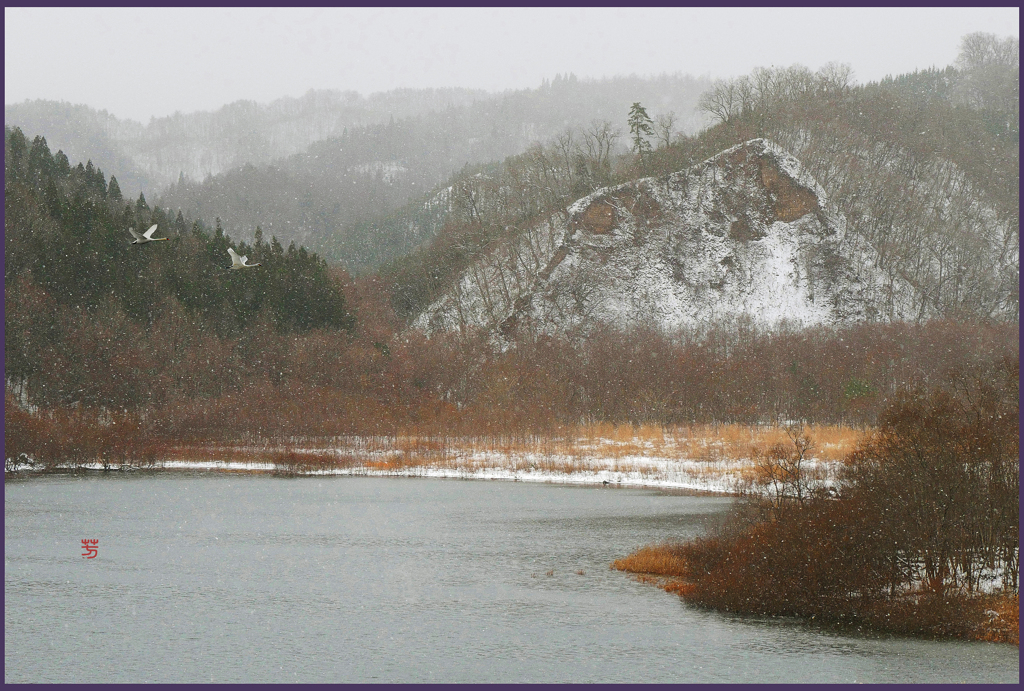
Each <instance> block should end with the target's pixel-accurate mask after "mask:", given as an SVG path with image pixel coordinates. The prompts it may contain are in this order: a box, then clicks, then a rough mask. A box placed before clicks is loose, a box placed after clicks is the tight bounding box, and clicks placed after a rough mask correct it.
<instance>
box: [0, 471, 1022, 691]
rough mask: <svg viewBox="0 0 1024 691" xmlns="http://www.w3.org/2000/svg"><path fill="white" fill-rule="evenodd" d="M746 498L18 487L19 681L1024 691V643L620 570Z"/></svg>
mask: <svg viewBox="0 0 1024 691" xmlns="http://www.w3.org/2000/svg"><path fill="white" fill-rule="evenodd" d="M732 501H733V500H731V499H729V498H724V497H714V496H695V495H681V494H669V493H663V492H658V491H653V490H636V489H616V488H594V487H577V486H562V485H542V484H527V483H515V482H480V481H476V482H474V481H460V480H427V479H407V478H358V477H335V478H293V479H285V478H274V477H268V476H246V475H225V474H199V473H196V474H185V473H162V474H161V473H135V474H128V475H114V476H110V475H107V476H102V477H100V476H96V475H91V476H77V477H74V476H50V477H43V478H30V479H24V480H22V479H17V480H13V481H12V480H8V481H7V482H6V483H5V486H4V681H5V682H29V681H35V682H111V681H118V682H144V681H147V682H209V681H214V682H288V681H300V682H314V681H319V682H485V681H491V682H1017V681H1018V680H1019V657H1018V649H1017V648H1016V647H1013V646H1008V645H1000V644H990V643H958V642H934V641H921V640H915V639H908V638H898V637H891V636H871V635H864V636H861V635H857V634H850V633H841V632H836V631H830V630H828V629H822V628H820V627H815V626H811V625H807V624H803V623H801V622H798V621H793V620H780V619H759V618H751V617H739V616H728V615H723V614H719V613H716V612H709V611H703V610H699V609H696V608H693V607H690V606H688V605H686V604H684V603H683V602H682V601H681V600H680V599H679V598H678V597H676V596H675V595H671V594H668V593H666V592H664V591H662V590H660V589H658V588H655V587H652V586H649V585H643V584H640V583H637V582H636V581H634V580H633V579H632V578H631V577H630V576H629V575H627V574H624V573H621V572H619V571H613V570H611V569H609V564H610V562H611V561H612V560H614V559H616V558H618V557H621V556H624V555H626V554H628V553H629V552H630V551H632V550H633V549H635V548H636V547H639V546H641V545H644V544H647V543H651V542H656V541H660V540H663V539H668V538H687V537H690V536H693V535H696V534H697V533H698V532H699V531H700V530H701V529H702V527H703V526H704V525H706V524H707V523H708V522H714V521H715V520H717V518H718V517H720V516H721V515H722V513H723V512H724V511H726V510H727V509H728V507H729V505H730V503H731V502H732ZM85 538H91V539H98V540H99V543H98V545H97V549H98V556H97V557H96V558H95V559H85V558H83V557H82V543H81V541H82V540H83V539H85Z"/></svg>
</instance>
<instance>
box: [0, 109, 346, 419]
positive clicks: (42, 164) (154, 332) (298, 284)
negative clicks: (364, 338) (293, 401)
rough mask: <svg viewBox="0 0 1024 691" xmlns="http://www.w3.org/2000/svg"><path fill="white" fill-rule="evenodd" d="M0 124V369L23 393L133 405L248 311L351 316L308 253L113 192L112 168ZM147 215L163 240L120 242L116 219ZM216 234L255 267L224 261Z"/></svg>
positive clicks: (252, 317)
mask: <svg viewBox="0 0 1024 691" xmlns="http://www.w3.org/2000/svg"><path fill="white" fill-rule="evenodd" d="M5 135H6V142H5V143H6V146H5V149H4V153H5V157H4V158H5V160H4V163H5V171H6V177H5V190H4V191H5V195H4V197H5V199H4V204H5V220H4V231H5V238H4V259H5V261H4V305H5V350H4V365H5V375H6V377H7V379H8V381H14V382H23V381H28V382H30V384H29V386H30V387H31V390H32V391H33V400H34V402H35V403H37V404H43V405H47V404H58V403H72V402H81V403H83V404H100V405H108V406H109V405H114V406H120V407H123V406H129V407H131V406H136V405H141V404H143V403H145V402H148V401H149V399H151V398H152V396H153V395H155V394H154V392H156V391H159V390H160V389H161V388H162V387H163V386H164V385H166V384H167V383H168V382H167V381H166V379H165V377H166V376H167V370H168V369H173V368H175V367H180V368H183V369H184V370H187V369H189V367H190V366H191V365H194V364H195V362H194V359H195V358H203V357H205V358H206V359H207V361H209V359H210V358H211V356H214V355H219V354H220V350H221V348H220V347H219V346H218V347H213V348H212V349H211V348H210V347H206V348H203V347H201V346H203V345H206V346H210V345H211V344H213V345H217V344H220V343H222V342H224V339H239V338H242V339H244V338H245V337H246V335H247V334H250V333H251V332H252V329H253V328H255V327H258V326H259V325H260V324H263V325H265V326H267V327H269V330H270V331H272V332H273V333H278V334H287V333H296V332H297V333H303V332H307V331H310V330H312V329H344V328H349V327H350V326H351V317H350V316H349V314H348V313H347V311H346V308H345V301H344V295H343V293H342V290H341V288H340V286H339V285H338V284H337V282H336V280H334V279H332V277H331V276H330V275H329V271H328V268H327V265H326V263H325V262H324V261H323V260H322V259H320V258H319V257H317V256H316V255H313V254H310V253H308V252H307V251H306V250H305V249H303V248H300V249H296V248H295V246H294V245H291V246H290V247H289V248H288V249H287V250H285V249H284V248H283V247H281V245H280V244H279V243H278V242H277V241H276V239H272V240H271V241H270V242H269V243H268V242H265V241H264V240H263V239H262V237H261V234H260V233H259V232H257V240H256V242H255V244H254V245H251V246H247V245H245V244H244V243H242V244H238V245H235V244H234V243H232V242H231V240H230V238H228V237H227V236H226V235H225V234H224V232H223V231H222V230H221V228H220V227H219V224H218V226H217V228H216V229H215V230H214V232H213V233H210V232H208V231H207V230H206V229H205V227H204V226H203V224H202V223H201V222H198V221H196V222H193V223H191V224H190V223H189V222H188V221H186V219H185V218H184V216H183V215H182V214H181V213H180V212H179V213H178V214H177V215H172V214H171V213H169V212H166V211H164V210H162V209H160V208H154V209H150V208H149V205H148V204H147V203H146V200H145V197H144V196H143V195H140V196H139V198H138V200H136V201H135V202H134V203H129V202H126V200H124V199H122V198H121V193H120V189H119V185H118V183H117V181H116V179H114V178H113V177H112V178H111V179H110V182H109V184H108V183H107V181H106V180H105V178H104V175H103V172H102V171H100V170H98V169H96V168H94V167H93V165H92V163H91V162H90V163H87V164H86V165H84V166H83V165H81V164H79V165H77V166H76V167H74V168H72V167H71V166H70V164H69V162H68V160H67V157H66V156H64V154H63V153H61V152H58V153H57V154H56V155H52V154H51V153H50V151H49V149H48V147H47V144H46V140H45V139H43V138H42V137H36V138H35V139H34V140H33V141H32V142H31V143H29V142H28V141H27V140H26V139H25V137H24V135H23V134H22V132H21V131H20V130H19V129H17V128H15V129H12V130H7V131H6V132H5ZM151 224H158V225H159V228H160V232H161V233H162V234H165V235H166V236H167V237H169V238H170V241H169V242H166V243H152V244H147V245H138V246H133V245H131V244H130V239H131V236H130V235H129V234H128V228H131V227H133V228H137V229H140V230H141V229H145V228H146V227H148V226H149V225H151ZM228 247H233V248H235V249H237V250H238V252H239V253H240V254H243V255H245V254H247V255H249V257H250V258H251V259H252V260H253V261H259V262H262V263H263V266H262V267H261V268H260V270H259V271H252V272H250V271H241V272H239V271H229V270H228V267H229V266H230V258H229V256H228V252H227V249H228ZM168 349H170V350H171V351H173V352H171V353H169V352H167V351H168ZM209 369H210V368H209V367H205V368H202V370H197V371H209ZM218 376H219V375H215V376H213V377H211V379H213V380H217V378H218ZM214 386H215V388H216V384H215V385H214ZM146 392H148V393H146Z"/></svg>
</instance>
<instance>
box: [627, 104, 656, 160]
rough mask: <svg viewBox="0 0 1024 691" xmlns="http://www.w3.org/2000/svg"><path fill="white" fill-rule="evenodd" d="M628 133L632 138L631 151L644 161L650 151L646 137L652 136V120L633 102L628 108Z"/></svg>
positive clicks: (644, 110)
mask: <svg viewBox="0 0 1024 691" xmlns="http://www.w3.org/2000/svg"><path fill="white" fill-rule="evenodd" d="M629 134H630V137H632V139H633V151H634V152H635V153H637V154H639V156H640V160H641V161H642V162H643V161H645V160H646V157H647V154H649V153H650V152H651V143H650V142H649V141H647V139H646V137H653V136H654V122H653V121H652V120H651V118H650V116H649V115H647V110H646V109H644V107H643V106H642V105H640V104H639V103H634V104H633V106H632V107H631V108H630V109H629Z"/></svg>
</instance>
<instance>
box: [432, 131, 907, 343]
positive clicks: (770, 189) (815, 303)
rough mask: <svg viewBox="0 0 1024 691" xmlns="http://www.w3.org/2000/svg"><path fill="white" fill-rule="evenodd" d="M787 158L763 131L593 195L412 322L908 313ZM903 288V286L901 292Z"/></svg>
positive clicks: (517, 323)
mask: <svg viewBox="0 0 1024 691" xmlns="http://www.w3.org/2000/svg"><path fill="white" fill-rule="evenodd" d="M828 208H829V207H828V205H827V203H826V200H825V196H824V192H823V191H822V189H821V188H820V186H819V185H818V184H817V183H816V182H815V181H814V180H813V179H812V178H811V177H810V176H809V175H807V174H806V173H805V172H804V171H803V170H802V169H801V166H800V163H799V162H798V161H797V160H796V159H795V158H793V157H792V156H791V155H789V154H787V153H786V152H784V151H782V150H781V149H779V148H778V147H777V146H775V145H773V144H772V143H771V142H768V141H766V140H763V139H756V140H752V141H749V142H746V143H744V144H742V145H740V146H737V147H734V148H732V149H729V150H727V151H723V152H722V153H720V154H718V155H717V156H714V157H713V158H711V159H708V160H707V161H704V162H703V163H701V164H699V165H697V166H694V167H693V168H691V169H689V170H686V171H681V172H678V173H674V174H672V175H669V176H667V177H662V178H644V179H641V180H637V181H634V182H631V183H628V184H625V185H620V186H618V187H614V188H608V189H603V190H600V191H598V192H596V193H594V194H592V195H590V196H588V197H585V198H583V199H581V200H579V201H578V202H576V203H575V204H573V205H572V207H570V209H569V214H568V218H567V219H566V220H564V221H559V220H555V219H552V220H551V221H549V222H547V223H545V224H542V225H540V226H538V227H535V228H531V229H530V230H528V231H527V232H525V233H523V234H521V235H520V236H519V237H517V238H515V239H513V240H510V241H508V242H506V243H505V244H504V245H501V246H499V247H497V248H496V249H495V250H493V251H492V252H491V253H490V254H489V255H488V256H486V257H483V258H482V259H481V260H480V261H478V262H477V263H476V264H474V265H473V266H472V267H471V268H470V269H469V270H468V271H467V272H466V273H465V274H464V275H463V276H462V277H461V278H460V280H459V281H458V283H457V285H456V286H454V287H453V289H452V290H451V291H449V293H448V294H446V295H445V296H444V297H442V298H441V299H440V300H438V301H437V302H435V303H434V304H432V305H431V306H430V307H429V308H428V309H427V310H426V311H425V312H424V313H423V314H422V315H421V316H420V317H419V318H418V320H417V321H416V322H415V324H414V325H415V326H417V327H419V328H422V329H426V330H428V331H437V330H452V329H459V328H463V327H466V326H472V327H481V328H485V329H488V330H497V331H498V332H500V333H502V334H504V335H506V336H509V335H511V334H512V333H513V332H515V331H516V330H518V329H523V328H528V329H534V330H537V331H541V332H558V331H561V330H563V329H566V328H571V327H574V326H583V327H586V326H588V325H589V324H592V323H594V322H595V321H604V322H610V323H613V324H616V325H619V326H626V325H629V324H631V323H646V324H650V325H652V326H660V327H662V328H667V329H673V328H677V327H679V326H684V325H693V324H698V323H702V322H704V323H706V322H710V321H713V320H717V319H722V318H728V317H737V316H741V315H746V316H749V317H750V318H752V319H754V320H756V321H758V322H762V323H774V322H778V321H780V320H789V321H792V322H798V323H801V324H804V325H811V324H821V323H838V322H847V321H857V320H865V319H878V318H893V317H901V316H904V315H903V314H902V312H903V310H904V309H905V308H902V307H901V305H905V304H907V300H906V297H907V296H906V295H905V294H893V291H892V290H885V289H883V288H882V285H883V282H882V279H881V275H880V273H879V272H877V271H876V270H875V262H876V257H875V255H874V253H873V252H872V251H871V250H870V248H869V247H868V246H867V245H866V244H865V243H864V242H863V241H861V240H859V239H858V238H854V237H847V236H846V234H845V233H844V227H845V223H844V221H843V219H842V218H841V217H839V216H837V215H836V214H835V213H834V212H830V211H829V210H828ZM903 290H905V289H903Z"/></svg>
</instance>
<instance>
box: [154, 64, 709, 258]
mask: <svg viewBox="0 0 1024 691" xmlns="http://www.w3.org/2000/svg"><path fill="white" fill-rule="evenodd" d="M706 86H707V81H706V80H701V79H695V78H691V77H684V76H671V77H669V76H665V77H660V78H655V79H640V78H637V77H629V78H616V79H606V80H600V81H580V80H577V79H576V78H575V77H571V76H570V77H567V78H562V77H558V78H556V79H555V80H554V81H552V82H549V83H545V84H544V85H542V86H541V87H540V88H538V89H532V90H524V91H517V92H512V93H508V94H503V95H500V96H492V97H489V98H486V99H479V100H477V101H475V102H473V103H472V104H469V105H466V106H460V107H456V106H451V107H446V108H443V109H438V110H436V111H431V112H425V113H421V114H418V115H414V116H410V117H406V118H398V117H393V118H390V119H388V120H386V121H383V122H379V123H373V124H366V125H361V126H350V127H347V128H344V129H343V128H341V127H340V126H339V127H338V128H337V129H338V131H337V133H336V134H335V135H334V136H332V137H331V138H329V139H325V140H323V141H318V142H315V143H313V144H311V145H310V146H309V148H308V149H307V150H306V151H305V152H303V153H300V154H296V155H294V156H292V157H290V158H288V159H285V160H278V161H275V162H273V163H271V164H266V165H249V166H243V167H241V168H236V169H233V170H230V171H225V172H224V173H222V174H221V175H217V176H215V177H212V178H208V179H204V180H202V181H201V182H200V181H199V180H191V179H186V178H184V177H183V178H182V179H181V180H179V181H178V182H177V183H176V184H174V185H172V186H171V187H170V188H168V189H167V190H166V192H164V193H163V195H162V196H161V198H160V202H161V204H163V205H165V206H167V207H169V208H182V209H185V210H186V211H187V212H189V213H192V214H195V215H197V216H200V217H203V218H211V217H220V218H221V219H223V222H224V227H225V230H227V231H228V232H230V233H232V234H233V235H238V236H239V237H248V233H250V232H251V229H252V228H254V227H255V226H256V224H257V223H258V224H261V225H262V227H263V228H264V229H265V230H266V231H267V232H273V233H275V234H277V235H278V237H281V238H283V239H286V240H293V239H294V240H295V241H296V242H299V243H302V244H305V245H307V246H309V247H311V248H313V249H316V250H317V251H320V252H322V253H323V254H324V255H325V256H326V257H327V258H329V259H331V260H333V261H337V262H339V263H341V264H342V265H344V266H346V267H348V268H350V269H361V270H366V269H372V268H375V267H376V266H379V265H380V264H381V263H383V262H385V261H388V260H390V259H393V258H395V257H398V256H401V255H403V254H405V253H407V252H409V251H410V250H411V249H413V248H414V247H416V246H417V245H419V244H421V243H422V242H423V241H424V240H426V239H429V238H430V237H432V235H433V227H432V226H431V225H430V223H429V222H427V223H424V219H423V217H422V213H421V210H422V205H423V202H413V206H414V207H415V208H412V209H404V210H403V209H401V207H403V205H404V204H405V203H406V202H409V201H410V200H421V199H422V198H423V195H424V194H426V193H429V192H431V190H433V189H434V188H435V186H437V185H438V184H439V183H443V182H444V181H445V180H446V179H447V178H448V177H450V176H451V175H452V174H453V173H455V172H456V171H458V170H460V169H463V168H464V167H465V166H467V165H483V164H487V163H489V162H492V161H500V160H502V159H503V158H505V157H507V156H510V155H515V154H519V153H521V152H523V151H525V150H526V149H527V148H528V147H530V146H531V145H532V144H535V143H537V142H541V141H548V140H552V139H555V138H556V137H558V136H559V135H563V136H564V133H565V132H574V131H575V132H577V133H578V134H577V135H576V136H577V138H581V137H582V136H583V135H582V134H579V133H585V132H587V131H593V132H599V131H611V130H614V129H616V127H617V125H614V124H613V123H617V122H619V121H624V113H625V112H626V111H627V109H628V107H629V104H630V102H631V101H630V99H631V98H635V97H636V94H640V95H642V96H643V97H645V98H646V99H647V102H648V103H650V104H652V109H653V107H654V106H656V107H657V111H654V112H656V113H657V114H658V115H660V116H662V122H663V125H664V130H665V132H666V134H665V136H666V137H671V136H673V135H674V134H676V133H678V132H681V131H684V130H686V131H694V130H695V129H696V124H697V122H698V120H697V119H695V110H694V106H695V105H696V102H697V99H698V97H699V95H700V92H701V90H702V89H703V88H705V87H706ZM390 213H395V214H397V216H398V217H399V218H403V219H406V218H407V217H409V216H412V219H411V220H412V221H413V224H412V225H411V226H410V224H409V223H408V222H405V223H403V222H398V223H395V222H393V221H389V220H387V219H386V218H382V216H387V215H388V214H390ZM428 217H429V214H428ZM378 219H379V220H378Z"/></svg>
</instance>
